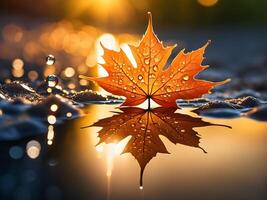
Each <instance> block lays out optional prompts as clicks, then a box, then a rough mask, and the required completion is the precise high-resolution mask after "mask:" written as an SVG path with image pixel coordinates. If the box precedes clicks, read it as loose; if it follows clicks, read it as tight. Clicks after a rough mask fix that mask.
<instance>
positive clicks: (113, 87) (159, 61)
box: [81, 13, 229, 107]
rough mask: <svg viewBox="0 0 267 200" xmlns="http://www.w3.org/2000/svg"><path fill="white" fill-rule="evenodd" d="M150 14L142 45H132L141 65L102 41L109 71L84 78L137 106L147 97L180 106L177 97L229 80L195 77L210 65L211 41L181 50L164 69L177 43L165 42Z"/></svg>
mask: <svg viewBox="0 0 267 200" xmlns="http://www.w3.org/2000/svg"><path fill="white" fill-rule="evenodd" d="M148 15H149V22H148V27H147V30H146V33H145V35H144V36H143V38H142V40H141V42H140V44H139V46H137V47H135V46H131V45H130V48H131V52H132V54H133V56H134V59H135V61H136V63H137V67H134V66H133V64H132V63H131V62H130V60H129V58H128V57H127V55H126V53H125V52H124V51H122V50H120V51H119V52H117V51H113V50H109V49H107V48H105V47H104V46H103V45H102V44H101V45H102V47H103V49H104V55H103V58H104V60H105V64H102V66H103V67H104V68H105V70H106V71H107V72H108V74H109V75H108V76H107V77H99V78H94V77H85V76H81V78H84V79H89V80H92V81H95V82H96V83H97V84H98V85H99V86H101V87H102V88H104V89H105V90H106V91H108V92H111V93H113V94H115V95H120V96H124V97H126V100H125V102H124V103H123V104H122V105H123V106H136V105H138V104H141V103H143V102H144V101H145V100H146V99H149V100H150V99H152V100H154V101H155V102H156V103H158V104H159V105H161V106H164V107H176V106H177V104H176V100H177V99H193V98H199V97H201V96H202V95H203V94H206V93H208V92H209V90H211V89H212V88H213V87H214V86H216V85H220V84H223V83H226V82H228V81H229V80H225V81H222V82H210V81H205V80H197V79H195V78H194V77H195V76H196V75H197V74H198V73H199V72H200V71H202V70H204V69H205V68H206V67H207V66H202V65H201V62H202V60H203V54H204V51H205V48H206V47H207V45H208V44H209V42H208V43H207V44H205V45H204V46H203V47H201V48H199V49H198V50H196V51H192V52H190V53H184V50H182V51H180V52H179V54H178V55H177V56H176V57H175V58H174V60H173V61H172V63H171V64H170V66H169V67H168V68H167V69H166V70H164V66H165V64H166V63H167V60H168V58H169V56H170V55H171V52H172V50H173V49H174V47H175V46H176V45H174V46H170V47H164V46H163V44H162V42H160V40H159V39H158V38H157V36H156V35H155V33H154V31H153V26H152V15H151V13H148ZM149 102H150V101H149Z"/></svg>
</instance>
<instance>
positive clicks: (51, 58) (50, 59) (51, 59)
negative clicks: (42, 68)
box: [46, 54, 56, 65]
mask: <svg viewBox="0 0 267 200" xmlns="http://www.w3.org/2000/svg"><path fill="white" fill-rule="evenodd" d="M55 62H56V58H55V56H53V55H51V54H49V55H48V56H47V57H46V64H47V65H53V64H55Z"/></svg>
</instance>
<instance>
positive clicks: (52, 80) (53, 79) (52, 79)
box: [46, 74, 58, 87]
mask: <svg viewBox="0 0 267 200" xmlns="http://www.w3.org/2000/svg"><path fill="white" fill-rule="evenodd" d="M46 82H47V85H48V87H55V86H56V85H57V84H58V77H57V76H56V75H54V74H51V75H49V76H48V77H47V78H46Z"/></svg>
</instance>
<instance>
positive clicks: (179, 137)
mask: <svg viewBox="0 0 267 200" xmlns="http://www.w3.org/2000/svg"><path fill="white" fill-rule="evenodd" d="M120 110H121V111H122V112H115V113H116V114H115V115H113V116H112V117H108V118H105V119H101V120H99V121H98V122H96V123H94V124H93V125H91V126H89V127H92V126H97V127H102V129H101V130H100V131H99V132H98V137H99V138H100V140H99V142H98V144H101V143H106V144H108V143H118V142H120V141H121V140H123V139H125V138H126V137H128V136H131V139H130V140H129V141H128V143H127V144H126V146H125V148H124V150H123V153H131V154H132V155H133V156H134V157H135V158H136V159H137V161H138V163H139V165H140V168H141V173H140V186H142V184H143V183H142V182H143V181H142V180H143V179H142V177H143V172H144V169H145V167H146V165H147V163H148V162H149V161H150V160H151V159H152V158H153V157H155V156H156V154H157V153H168V151H167V149H166V147H165V145H164V143H163V142H162V140H161V139H160V137H159V135H162V136H165V137H166V138H167V139H168V140H169V141H171V142H172V143H174V144H177V143H179V144H183V145H186V146H191V147H196V148H200V149H202V148H201V147H200V146H199V140H200V137H199V135H198V133H197V132H196V131H195V130H193V128H195V127H205V126H211V125H217V124H211V123H209V122H205V121H202V119H201V118H198V117H191V116H189V115H184V114H180V113H175V111H176V108H164V107H157V108H154V109H148V110H145V109H142V108H137V107H125V108H120ZM217 126H224V125H217ZM225 127H227V126H225ZM84 128H85V127H84ZM202 150H203V151H204V152H205V150H204V149H202ZM205 153H206V152H205Z"/></svg>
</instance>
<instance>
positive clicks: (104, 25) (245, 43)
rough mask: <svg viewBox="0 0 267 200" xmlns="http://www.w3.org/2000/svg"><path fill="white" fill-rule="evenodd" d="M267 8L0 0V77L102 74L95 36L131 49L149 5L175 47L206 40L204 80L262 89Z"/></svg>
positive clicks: (188, 0)
mask: <svg viewBox="0 0 267 200" xmlns="http://www.w3.org/2000/svg"><path fill="white" fill-rule="evenodd" d="M266 8H267V2H266V1H265V0H254V1H251V0H235V1H231V0H175V1H169V2H166V1H164V0H98V1H92V0H68V1H65V0H40V1H38V2H36V1H35V0H22V1H18V0H3V1H1V2H0V31H1V33H0V34H1V35H0V59H1V60H0V64H1V68H0V82H1V83H4V82H10V81H11V80H24V81H27V82H30V83H32V84H36V82H38V80H43V79H44V78H45V77H46V76H48V75H49V74H57V75H58V76H60V78H61V81H62V82H64V85H65V87H67V88H69V89H73V90H74V89H76V90H80V89H85V88H88V87H91V83H89V82H88V81H86V80H79V79H78V78H77V77H78V75H79V74H84V75H105V72H104V71H103V69H102V68H101V67H99V66H97V65H96V64H97V62H99V61H101V54H102V49H101V47H100V46H99V41H102V42H103V43H104V44H105V45H106V46H107V47H108V48H113V49H119V47H121V48H123V49H124V50H125V51H126V52H129V48H128V46H127V45H126V43H130V44H138V41H139V40H140V39H141V35H142V34H143V33H144V31H145V27H146V25H147V14H146V13H147V12H148V11H151V12H152V14H153V19H154V27H155V32H156V33H157V34H158V36H159V38H160V39H161V40H163V41H164V42H165V44H174V43H177V44H178V46H177V48H176V49H175V51H174V53H177V52H178V51H179V50H181V49H182V48H186V50H187V51H189V50H194V49H196V48H198V47H200V46H201V45H203V44H204V43H206V41H207V40H208V39H211V40H212V43H211V45H210V47H209V48H208V50H207V54H206V57H207V63H209V64H210V65H211V67H212V68H211V69H208V71H207V72H206V73H204V74H203V75H202V76H205V77H204V78H209V79H212V80H219V79H220V80H221V79H223V78H227V77H230V78H232V79H233V81H232V83H231V84H230V85H231V86H232V87H231V88H232V89H238V90H239V89H241V88H242V87H247V88H251V89H255V90H265V89H266V88H265V87H266V86H263V85H262V81H264V79H266V76H265V74H266V73H265V72H266V67H263V66H264V65H266V52H267V38H266V33H267V31H266V27H265V25H266V23H267V13H266ZM49 54H52V55H54V56H55V58H56V63H55V64H53V65H50V66H49V65H46V62H45V58H46V56H47V55H49ZM173 56H174V55H173ZM173 56H172V57H173ZM255 68H257V70H256V71H255ZM214 72H215V73H214ZM255 75H256V76H257V77H256V78H255ZM248 82H249V84H248ZM240 85H241V86H240Z"/></svg>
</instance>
